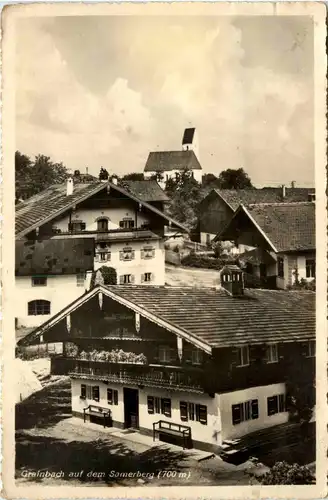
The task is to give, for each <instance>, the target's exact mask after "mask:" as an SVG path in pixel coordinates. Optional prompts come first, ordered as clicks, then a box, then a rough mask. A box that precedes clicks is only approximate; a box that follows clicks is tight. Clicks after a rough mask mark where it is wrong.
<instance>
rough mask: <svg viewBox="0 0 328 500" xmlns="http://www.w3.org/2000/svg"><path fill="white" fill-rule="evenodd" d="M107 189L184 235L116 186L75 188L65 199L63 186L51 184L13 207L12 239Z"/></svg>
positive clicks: (181, 227)
mask: <svg viewBox="0 0 328 500" xmlns="http://www.w3.org/2000/svg"><path fill="white" fill-rule="evenodd" d="M107 185H109V186H110V188H111V189H114V190H116V191H118V192H120V193H122V194H124V195H126V196H128V197H129V198H131V199H133V200H134V201H136V202H140V203H142V205H143V206H144V207H146V208H148V209H149V210H150V211H152V212H155V213H156V214H157V215H160V216H161V217H163V218H164V219H165V220H166V221H167V222H171V223H172V225H173V226H175V227H178V228H179V229H182V230H183V231H185V232H188V231H187V229H186V228H185V227H184V226H183V225H182V224H180V223H179V222H178V221H176V220H174V219H172V218H171V217H169V216H168V215H167V214H164V213H163V212H161V211H160V210H158V209H157V208H155V207H153V206H152V205H149V204H148V202H146V201H144V200H142V199H140V198H138V197H137V196H136V195H135V194H133V193H131V192H128V191H126V190H125V189H124V188H123V187H122V186H117V185H115V184H113V183H112V182H109V181H107V182H100V181H99V182H96V183H92V184H75V185H74V191H73V194H72V195H70V196H67V195H66V183H63V184H55V185H53V186H50V187H49V188H47V189H45V190H44V191H42V192H41V193H38V194H36V195H35V196H32V197H31V198H29V199H27V200H26V201H24V202H22V203H19V204H18V205H16V207H15V209H16V237H18V238H19V237H22V236H24V235H25V234H27V233H28V232H30V231H32V230H33V229H35V228H36V227H37V226H38V225H42V224H45V223H46V222H48V221H51V220H52V219H53V218H55V217H57V216H59V215H61V214H62V213H64V212H65V211H66V210H68V209H70V208H72V207H73V206H74V205H76V204H77V203H81V202H82V201H84V200H86V199H88V198H89V197H90V196H92V195H94V194H96V193H98V192H99V191H101V190H102V189H106V188H107Z"/></svg>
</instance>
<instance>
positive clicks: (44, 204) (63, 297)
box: [15, 177, 187, 326]
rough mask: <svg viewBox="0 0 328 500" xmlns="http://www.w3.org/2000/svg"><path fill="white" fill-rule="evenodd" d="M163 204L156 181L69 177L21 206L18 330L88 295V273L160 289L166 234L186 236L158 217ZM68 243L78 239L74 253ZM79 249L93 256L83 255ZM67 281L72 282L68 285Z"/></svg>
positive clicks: (164, 199)
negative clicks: (111, 274)
mask: <svg viewBox="0 0 328 500" xmlns="http://www.w3.org/2000/svg"><path fill="white" fill-rule="evenodd" d="M147 183H148V184H147ZM146 200H147V201H146ZM166 202H167V196H166V195H165V193H163V191H162V189H161V188H160V187H159V185H158V184H157V183H156V182H155V181H143V182H138V183H134V184H132V183H131V182H130V183H126V186H125V187H123V186H122V185H118V184H116V183H115V182H109V181H105V182H100V181H98V182H93V183H76V182H74V179H73V178H72V177H69V178H68V180H67V183H64V184H60V185H53V186H51V187H49V188H48V189H46V190H44V191H42V192H41V193H39V194H37V195H35V196H33V197H31V198H29V199H28V200H26V201H25V202H22V203H19V204H18V205H17V206H16V266H15V268H16V292H17V302H19V304H20V306H19V308H18V309H17V316H16V324H17V326H35V325H37V324H40V323H41V322H42V321H44V320H45V319H46V318H47V317H50V316H52V315H53V314H55V313H56V312H58V311H59V310H60V309H62V308H63V307H64V306H65V305H67V304H68V303H69V302H70V301H71V300H72V299H73V295H74V294H75V295H76V294H77V295H81V294H82V293H84V292H85V290H86V289H88V287H89V284H90V279H89V277H88V276H87V272H88V271H90V272H92V271H93V270H95V271H96V270H97V269H98V268H100V267H102V266H107V267H111V268H113V269H115V271H116V275H117V283H118V284H122V285H124V284H131V283H134V284H143V285H150V284H155V285H163V284H164V282H165V259H164V228H165V227H166V226H170V227H172V228H175V229H177V230H179V231H183V232H186V231H187V230H186V229H185V228H184V227H183V226H182V225H181V224H180V223H179V222H177V221H175V220H173V219H172V218H171V217H170V216H169V215H167V214H166V213H164V211H163V209H164V204H165V203H166ZM72 240H74V242H78V240H80V243H79V244H78V248H79V250H76V248H77V246H76V243H73V241H72ZM72 245H73V246H72ZM74 245H75V246H74ZM83 245H84V247H85V250H86V251H87V252H89V251H90V252H92V257H90V255H89V253H88V255H87V256H86V255H84V254H83V250H82V247H83ZM91 248H92V249H91ZM81 252H82V254H81ZM81 255H82V256H83V259H84V261H85V262H82V260H83V259H82V258H81ZM27 263H29V264H27ZM32 263H33V264H32ZM73 270H74V271H73ZM72 273H73V274H75V276H73V274H72ZM89 274H90V273H89ZM65 275H66V276H68V275H69V276H70V284H69V286H68V285H67V280H66V281H65V278H64V276H65ZM83 276H84V279H83ZM65 283H66V284H65ZM66 285H67V286H66ZM74 287H75V290H73V288H74ZM50 288H52V289H53V293H52V294H50V291H49V290H50ZM69 289H70V290H71V289H72V290H71V291H70V292H69ZM54 290H56V294H55V295H54ZM49 294H50V295H51V296H52V297H53V300H50V298H49V297H50V296H49ZM71 294H73V295H71ZM54 297H55V299H56V300H55V302H54Z"/></svg>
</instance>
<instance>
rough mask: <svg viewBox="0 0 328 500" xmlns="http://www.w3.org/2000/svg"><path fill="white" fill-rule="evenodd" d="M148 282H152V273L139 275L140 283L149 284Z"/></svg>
mask: <svg viewBox="0 0 328 500" xmlns="http://www.w3.org/2000/svg"><path fill="white" fill-rule="evenodd" d="M150 281H153V273H143V274H142V275H141V283H144V282H145V283H149V282H150Z"/></svg>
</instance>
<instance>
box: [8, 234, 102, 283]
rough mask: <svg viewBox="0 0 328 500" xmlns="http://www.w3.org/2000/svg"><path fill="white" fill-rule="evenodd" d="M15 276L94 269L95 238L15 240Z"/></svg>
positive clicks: (72, 272)
mask: <svg viewBox="0 0 328 500" xmlns="http://www.w3.org/2000/svg"><path fill="white" fill-rule="evenodd" d="M15 249H16V258H15V265H16V268H15V275H16V276H33V275H46V276H47V275H57V274H78V273H83V272H85V271H92V270H93V263H94V240H93V238H67V239H49V240H41V241H29V240H16V244H15Z"/></svg>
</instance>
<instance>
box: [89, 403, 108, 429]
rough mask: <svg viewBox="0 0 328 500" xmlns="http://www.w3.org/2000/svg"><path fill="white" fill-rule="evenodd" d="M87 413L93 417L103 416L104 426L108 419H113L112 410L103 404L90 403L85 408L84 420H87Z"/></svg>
mask: <svg viewBox="0 0 328 500" xmlns="http://www.w3.org/2000/svg"><path fill="white" fill-rule="evenodd" d="M86 415H89V416H91V417H103V420H104V427H106V423H107V422H108V420H110V421H111V411H110V410H109V409H108V408H103V407H102V406H96V405H89V406H87V407H86V408H83V422H85V417H86Z"/></svg>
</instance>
